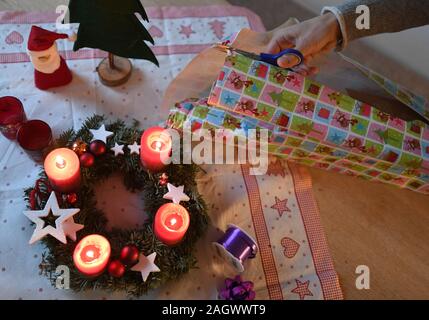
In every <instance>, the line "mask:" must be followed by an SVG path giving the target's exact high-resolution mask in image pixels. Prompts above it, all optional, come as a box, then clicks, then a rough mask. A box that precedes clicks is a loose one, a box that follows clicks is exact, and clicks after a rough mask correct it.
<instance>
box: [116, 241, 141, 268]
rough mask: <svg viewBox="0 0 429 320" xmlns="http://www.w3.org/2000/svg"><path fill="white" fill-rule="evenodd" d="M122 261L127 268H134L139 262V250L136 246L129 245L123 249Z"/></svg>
mask: <svg viewBox="0 0 429 320" xmlns="http://www.w3.org/2000/svg"><path fill="white" fill-rule="evenodd" d="M120 260H121V261H122V263H123V264H125V265H126V266H132V265H134V264H136V263H137V262H138V261H139V249H138V248H137V247H136V246H135V245H132V244H130V245H127V246H125V247H123V248H122V250H121V255H120Z"/></svg>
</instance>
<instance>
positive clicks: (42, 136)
mask: <svg viewBox="0 0 429 320" xmlns="http://www.w3.org/2000/svg"><path fill="white" fill-rule="evenodd" d="M16 139H17V141H18V143H19V145H20V146H21V147H22V148H23V149H24V150H25V152H27V154H28V155H29V156H30V157H31V158H32V159H33V160H34V161H36V162H39V163H42V162H43V157H44V156H45V155H46V153H47V152H48V150H49V148H50V147H51V144H52V130H51V128H50V127H49V125H48V124H47V123H46V122H43V121H42V120H30V121H27V122H24V123H23V124H22V125H21V126H20V128H19V130H18V134H17V137H16Z"/></svg>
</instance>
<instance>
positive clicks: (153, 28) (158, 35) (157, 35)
mask: <svg viewBox="0 0 429 320" xmlns="http://www.w3.org/2000/svg"><path fill="white" fill-rule="evenodd" d="M148 31H149V33H150V34H151V35H152V37H154V38H162V36H163V35H164V33H163V32H162V30H161V29H160V28H158V27H156V26H151V27H150V28H149V30H148Z"/></svg>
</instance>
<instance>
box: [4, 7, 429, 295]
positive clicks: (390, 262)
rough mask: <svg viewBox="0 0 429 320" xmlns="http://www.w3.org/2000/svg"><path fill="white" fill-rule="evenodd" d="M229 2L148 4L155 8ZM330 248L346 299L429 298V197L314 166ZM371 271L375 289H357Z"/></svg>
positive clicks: (317, 197) (314, 175) (316, 190)
mask: <svg viewBox="0 0 429 320" xmlns="http://www.w3.org/2000/svg"><path fill="white" fill-rule="evenodd" d="M64 3H66V1H64V0H19V1H18V0H3V1H2V2H1V3H0V10H2V11H3V10H26V11H31V10H37V11H43V10H52V9H53V8H55V7H56V6H57V5H59V4H64ZM225 3H226V2H225V1H223V0H176V1H172V0H144V1H143V4H144V5H145V6H153V5H158V6H159V5H169V4H174V5H196V4H198V5H204V4H225ZM386 76H389V75H388V74H386ZM310 172H311V175H312V178H313V185H314V188H313V189H314V194H315V197H316V199H317V202H318V204H319V208H320V213H321V218H322V222H323V225H324V228H325V232H326V235H327V238H328V243H329V247H330V249H331V253H332V256H333V259H334V263H335V267H336V270H337V272H338V274H339V277H340V281H341V285H342V288H343V291H344V296H345V298H346V299H429V292H428V290H427V288H429V272H428V270H429V197H428V196H424V195H421V194H417V193H414V192H411V191H407V190H400V189H397V188H395V187H392V186H389V185H382V184H378V183H369V182H365V181H360V180H358V179H356V178H352V177H348V176H344V175H338V174H334V173H330V172H325V171H322V170H317V169H312V168H310ZM359 265H366V266H368V267H369V268H370V289H369V290H358V289H356V286H355V281H356V277H357V276H358V275H357V274H356V273H355V270H356V267H357V266H359Z"/></svg>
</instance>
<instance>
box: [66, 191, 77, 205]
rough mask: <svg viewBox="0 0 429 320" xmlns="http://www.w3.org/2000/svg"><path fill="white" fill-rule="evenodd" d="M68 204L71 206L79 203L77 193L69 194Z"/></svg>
mask: <svg viewBox="0 0 429 320" xmlns="http://www.w3.org/2000/svg"><path fill="white" fill-rule="evenodd" d="M67 202H68V203H70V204H75V203H76V202H77V194H76V193H69V194H68V195H67Z"/></svg>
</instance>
